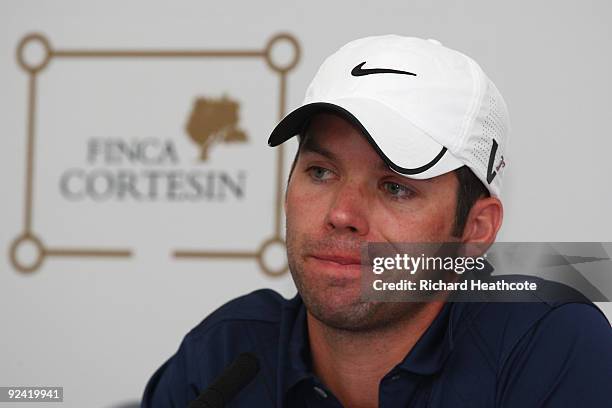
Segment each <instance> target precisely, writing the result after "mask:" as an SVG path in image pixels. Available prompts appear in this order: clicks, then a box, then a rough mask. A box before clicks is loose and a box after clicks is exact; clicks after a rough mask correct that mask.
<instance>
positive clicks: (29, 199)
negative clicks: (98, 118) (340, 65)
mask: <svg viewBox="0 0 612 408" xmlns="http://www.w3.org/2000/svg"><path fill="white" fill-rule="evenodd" d="M281 42H287V43H289V44H290V45H291V46H292V48H293V50H294V55H293V59H292V60H291V61H290V62H289V63H286V64H281V63H278V62H276V61H274V57H273V48H274V47H275V46H277V45H278V44H279V43H281ZM34 43H38V44H39V46H41V47H42V49H43V50H44V57H43V59H42V60H41V61H39V62H38V63H36V64H34V63H30V62H28V61H27V60H26V58H25V50H26V47H28V45H30V44H34ZM300 53H301V51H300V45H299V43H298V41H297V40H296V39H295V37H293V36H292V35H291V34H288V33H280V34H277V35H275V36H274V37H272V38H271V39H270V40H269V41H268V43H267V44H266V46H265V48H264V49H263V50H181V51H178V50H74V49H72V50H67V49H54V48H53V47H52V46H51V43H50V42H49V40H48V39H47V38H46V37H45V36H44V35H42V34H39V33H33V34H29V35H26V36H25V37H24V38H23V39H22V40H21V41H20V42H19V45H18V46H17V63H18V64H19V66H20V67H21V68H22V69H23V70H24V71H26V72H27V74H28V76H29V82H28V107H27V109H28V116H27V151H26V186H25V208H24V222H23V224H24V225H23V231H22V232H21V234H20V235H19V236H17V238H15V239H14V240H13V242H12V244H11V246H10V249H9V257H10V260H11V263H12V264H13V266H14V267H15V269H17V270H18V271H20V272H23V273H28V272H34V271H36V270H37V269H38V268H39V267H40V266H41V265H42V263H43V261H44V260H45V258H47V257H53V256H55V257H62V256H63V257H99V258H128V257H131V256H132V250H130V249H93V248H92V249H89V248H88V249H86V248H53V247H48V246H46V245H45V244H44V243H43V241H42V240H41V239H40V238H39V236H38V235H37V234H36V233H34V232H33V228H32V224H33V222H32V220H33V210H32V208H33V205H32V204H33V186H34V164H35V136H36V129H35V124H36V107H37V106H36V100H37V93H36V84H37V75H38V73H39V72H41V71H42V70H43V69H45V68H46V67H47V65H48V64H49V62H50V61H51V59H53V58H263V59H264V60H265V62H266V64H267V66H268V67H269V68H270V69H271V70H272V71H273V72H275V73H277V74H278V77H279V105H278V106H279V109H278V117H279V120H280V119H282V118H283V117H284V116H285V109H286V108H285V106H286V95H287V74H288V73H289V71H291V70H293V69H294V68H295V67H296V65H297V64H298V62H299V60H300ZM276 150H277V152H276V197H275V212H274V232H273V235H272V237H270V238H268V239H266V240H265V241H264V242H263V243H262V244H261V245H260V247H259V248H258V249H257V250H255V251H253V252H239V251H205V250H197V251H188V250H174V251H173V252H172V256H173V257H174V258H178V259H184V258H222V259H244V258H251V259H255V260H256V261H257V263H258V264H259V267H260V268H261V270H262V271H263V272H264V273H266V274H267V275H270V276H280V275H282V274H284V273H286V272H287V271H288V269H289V268H288V266H287V265H286V264H285V265H284V266H283V267H282V268H279V269H276V270H274V269H272V268H270V267H269V266H268V265H266V263H265V261H264V254H265V252H266V251H267V250H268V249H269V248H270V247H271V246H273V245H282V246H284V245H285V241H284V239H283V238H282V235H281V214H282V205H283V180H284V175H283V168H284V147H283V145H280V146H279V147H278V148H277V149H276ZM28 243H29V244H30V245H32V246H33V247H34V248H35V250H36V259H35V260H34V262H32V263H31V264H27V265H26V264H24V263H22V262H20V260H19V257H18V251H19V247H20V246H23V245H26V244H28Z"/></svg>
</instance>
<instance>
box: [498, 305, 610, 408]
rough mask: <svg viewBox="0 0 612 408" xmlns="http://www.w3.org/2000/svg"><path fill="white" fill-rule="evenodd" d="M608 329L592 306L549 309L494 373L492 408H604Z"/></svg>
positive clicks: (607, 390) (607, 397)
mask: <svg viewBox="0 0 612 408" xmlns="http://www.w3.org/2000/svg"><path fill="white" fill-rule="evenodd" d="M611 380H612V330H611V328H610V324H609V323H608V321H607V320H606V318H605V316H604V315H603V314H602V313H601V311H599V309H597V308H596V307H595V306H593V305H589V304H581V303H570V304H565V305H562V306H559V307H557V308H555V309H553V310H551V311H550V312H549V313H548V314H547V315H546V316H545V317H544V318H543V319H541V320H540V321H539V323H537V324H536V325H535V326H534V327H533V328H532V329H531V330H530V331H529V332H528V333H527V334H526V335H525V336H524V337H523V338H522V339H521V340H520V341H519V342H518V343H517V344H516V345H515V347H514V349H513V350H512V352H511V353H510V356H509V358H508V359H507V360H506V363H505V364H504V365H503V368H502V369H501V371H500V373H499V374H498V382H497V384H498V389H497V406H498V407H504V408H505V407H522V408H528V407H593V408H596V407H609V406H611V401H612V387H611V386H610V384H611Z"/></svg>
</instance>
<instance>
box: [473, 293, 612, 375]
mask: <svg viewBox="0 0 612 408" xmlns="http://www.w3.org/2000/svg"><path fill="white" fill-rule="evenodd" d="M540 283H542V284H543V287H545V290H544V291H543V292H540V295H541V294H542V293H544V294H545V295H546V296H541V297H536V298H534V299H532V301H529V302H487V303H476V304H468V305H465V311H464V313H465V318H466V321H467V322H468V324H467V326H468V329H467V330H466V332H469V333H470V334H471V336H468V337H476V338H477V341H478V342H479V343H480V344H481V346H482V347H481V348H482V349H483V352H484V353H485V354H487V355H488V356H489V357H490V358H491V359H493V360H494V361H492V363H493V365H494V366H497V367H501V366H503V365H504V364H505V361H506V360H507V359H508V358H510V356H511V355H512V354H514V353H516V352H517V350H520V349H521V348H522V347H524V346H525V345H527V344H533V342H534V340H535V339H537V341H538V348H540V347H547V346H553V345H554V346H555V347H557V346H558V345H559V343H563V342H566V343H567V342H568V341H569V339H572V338H577V337H584V336H587V337H588V336H594V337H597V336H600V335H604V336H608V337H609V336H610V323H609V322H608V320H607V318H606V316H605V315H604V314H603V312H602V311H601V310H600V309H599V308H598V307H597V306H595V305H594V304H593V303H592V302H590V301H589V300H588V299H587V298H586V297H584V296H582V295H581V294H580V293H579V292H577V291H575V290H573V289H571V288H569V287H567V286H565V285H562V284H559V283H555V282H549V281H546V282H540ZM550 294H552V296H549V295H550ZM548 342H550V343H551V344H550V345H548V344H547V343H548ZM553 343H554V344H553Z"/></svg>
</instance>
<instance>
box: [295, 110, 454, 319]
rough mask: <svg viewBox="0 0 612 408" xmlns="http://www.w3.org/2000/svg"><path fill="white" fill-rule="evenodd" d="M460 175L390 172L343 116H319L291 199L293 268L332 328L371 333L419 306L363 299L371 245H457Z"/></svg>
mask: <svg viewBox="0 0 612 408" xmlns="http://www.w3.org/2000/svg"><path fill="white" fill-rule="evenodd" d="M456 199H457V179H456V177H455V176H454V175H453V174H452V173H447V174H444V175H442V176H439V177H435V178H432V179H429V180H413V179H408V178H406V177H402V176H400V175H398V174H396V173H394V172H393V171H392V170H390V169H389V168H388V167H387V166H386V164H385V163H384V162H383V160H382V159H381V158H380V157H379V156H378V154H377V153H376V152H375V151H374V149H373V148H372V146H371V145H370V144H369V143H368V142H367V140H366V139H365V138H364V137H363V135H362V134H361V133H360V131H359V130H358V129H356V128H355V127H353V125H352V124H350V123H349V122H347V121H346V120H344V119H342V118H341V117H339V116H335V115H332V114H319V115H317V116H315V117H314V118H313V120H312V121H311V124H310V126H309V128H308V133H307V135H306V139H305V141H304V143H303V144H302V147H301V150H300V153H299V156H298V159H297V162H296V164H295V168H294V171H293V174H292V176H291V179H290V180H289V185H288V188H287V197H286V203H285V205H286V214H287V254H288V259H289V268H290V270H291V274H292V276H293V279H294V281H295V283H296V286H297V288H298V290H299V292H300V294H301V296H302V299H303V300H304V303H305V305H306V307H307V309H308V311H309V312H310V313H311V314H312V315H313V316H314V317H315V318H317V319H318V320H320V321H322V322H323V323H325V324H327V325H328V326H331V327H336V328H340V329H346V330H371V329H374V328H378V327H384V326H388V325H390V324H392V323H393V322H395V321H397V320H399V319H402V318H405V317H406V316H407V315H408V314H410V311H414V310H415V308H416V307H417V306H416V305H415V304H411V303H372V302H370V303H364V302H362V301H360V274H361V271H360V250H361V245H362V244H364V243H366V242H388V243H398V242H453V241H456V240H457V238H456V237H453V236H452V229H453V225H454V217H455V205H456Z"/></svg>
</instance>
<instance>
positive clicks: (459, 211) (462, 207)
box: [453, 166, 491, 237]
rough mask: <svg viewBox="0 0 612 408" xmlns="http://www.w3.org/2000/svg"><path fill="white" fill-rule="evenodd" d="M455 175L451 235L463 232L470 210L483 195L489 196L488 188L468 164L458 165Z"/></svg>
mask: <svg viewBox="0 0 612 408" xmlns="http://www.w3.org/2000/svg"><path fill="white" fill-rule="evenodd" d="M454 173H455V174H456V175H457V181H459V183H458V186H457V205H456V206H455V225H454V226H453V235H454V236H456V237H458V236H461V234H463V230H464V228H465V224H466V223H467V219H468V215H469V214H470V210H471V209H472V207H473V206H474V204H475V203H476V201H478V199H480V198H483V197H490V196H491V194H490V193H489V190H488V189H487V188H486V187H485V186H484V184H483V183H482V181H480V179H479V178H478V177H476V175H475V174H474V172H473V171H472V169H470V168H469V167H468V166H462V167H459V168H458V169H456V170H455V171H454Z"/></svg>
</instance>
